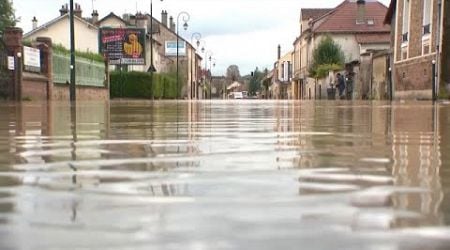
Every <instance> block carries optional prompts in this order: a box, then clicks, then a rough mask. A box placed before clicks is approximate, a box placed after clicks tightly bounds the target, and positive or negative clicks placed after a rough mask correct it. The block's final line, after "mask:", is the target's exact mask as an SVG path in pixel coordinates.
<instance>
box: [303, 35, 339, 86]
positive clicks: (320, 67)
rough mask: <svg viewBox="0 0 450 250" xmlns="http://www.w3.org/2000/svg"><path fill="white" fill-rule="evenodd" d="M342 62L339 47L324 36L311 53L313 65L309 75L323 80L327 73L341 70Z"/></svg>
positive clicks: (328, 37)
mask: <svg viewBox="0 0 450 250" xmlns="http://www.w3.org/2000/svg"><path fill="white" fill-rule="evenodd" d="M344 62H345V56H344V52H343V51H342V49H341V46H339V44H337V43H336V42H335V41H334V40H333V39H332V38H331V37H330V36H326V37H325V38H323V39H322V40H321V41H320V43H319V45H318V46H317V48H316V49H315V50H314V51H313V63H312V66H311V67H310V69H309V74H310V76H312V77H315V78H323V77H325V76H327V74H328V72H329V71H334V70H340V69H342V68H343V66H344Z"/></svg>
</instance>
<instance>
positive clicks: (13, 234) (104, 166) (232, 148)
mask: <svg viewBox="0 0 450 250" xmlns="http://www.w3.org/2000/svg"><path fill="white" fill-rule="evenodd" d="M449 145H450V105H448V104H445V103H441V104H436V105H434V106H433V105H432V104H431V103H428V102H410V103H394V104H392V105H391V104H390V103H384V102H312V101H311V102H307V101H306V102H289V101H247V100H242V101H212V102H211V101H204V102H187V101H179V102H175V101H173V102H171V101H161V102H150V101H148V102H146V101H130V102H126V101H121V102H119V101H115V102H111V103H91V102H87V103H78V105H77V107H76V108H71V107H70V106H68V105H67V104H65V103H50V104H47V103H21V104H11V103H0V249H2V250H3V249H8V250H9V249H11V250H16V249H55V250H60V249H73V250H79V249H102V250H103V249H105V250H106V249H108V250H109V249H113V250H115V249H117V250H119V249H120V250H122V249H195V250H196V249H300V248H301V249H448V248H450V227H449V225H450V171H449V168H450V154H449V152H450V146H449Z"/></svg>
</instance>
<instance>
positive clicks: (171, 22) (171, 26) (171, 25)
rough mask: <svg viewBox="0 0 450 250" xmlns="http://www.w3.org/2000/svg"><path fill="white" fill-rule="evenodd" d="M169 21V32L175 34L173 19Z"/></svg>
mask: <svg viewBox="0 0 450 250" xmlns="http://www.w3.org/2000/svg"><path fill="white" fill-rule="evenodd" d="M169 20H170V30H172V31H173V32H175V23H174V22H173V17H170V18H169Z"/></svg>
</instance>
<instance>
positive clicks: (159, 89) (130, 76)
mask: <svg viewBox="0 0 450 250" xmlns="http://www.w3.org/2000/svg"><path fill="white" fill-rule="evenodd" d="M152 82H153V83H154V84H152ZM179 87H181V85H180V86H179ZM110 93H111V98H138V99H151V98H152V97H154V98H157V99H175V98H176V96H177V82H176V75H173V74H161V73H153V81H152V78H151V74H150V73H145V72H120V71H114V72H111V78H110Z"/></svg>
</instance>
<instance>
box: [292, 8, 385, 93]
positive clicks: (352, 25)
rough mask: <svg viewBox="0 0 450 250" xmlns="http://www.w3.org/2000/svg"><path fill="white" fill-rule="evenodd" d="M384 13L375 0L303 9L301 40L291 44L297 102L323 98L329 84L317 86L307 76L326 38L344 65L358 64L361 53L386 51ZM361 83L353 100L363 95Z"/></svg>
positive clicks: (315, 80) (293, 89)
mask: <svg viewBox="0 0 450 250" xmlns="http://www.w3.org/2000/svg"><path fill="white" fill-rule="evenodd" d="M387 10H388V9H387V7H386V6H384V5H383V4H382V3H380V2H378V1H375V0H365V1H364V0H345V1H344V2H342V3H341V4H340V5H338V6H337V7H336V8H334V9H302V11H301V17H300V36H299V37H298V38H297V39H296V40H295V41H294V75H293V81H292V91H293V93H294V96H296V97H298V98H299V99H306V98H313V96H314V97H315V98H317V97H321V96H323V97H325V96H326V89H327V88H328V87H329V83H330V80H322V81H320V82H318V81H317V79H313V78H310V77H309V72H308V71H309V69H310V67H311V65H312V63H313V61H312V55H313V51H314V49H315V48H316V47H317V45H318V44H319V43H320V41H321V40H322V39H323V38H324V37H326V36H330V37H331V38H332V39H333V40H334V41H335V42H336V43H337V44H338V45H340V47H341V49H342V50H343V52H344V55H345V63H350V62H355V61H357V62H359V61H360V59H361V55H362V54H364V53H371V52H375V51H381V50H386V49H389V45H390V43H389V39H390V35H389V34H390V27H389V26H388V25H385V24H384V18H385V15H386V13H387ZM331 80H332V79H331ZM361 82H364V80H361ZM361 82H360V83H356V85H355V92H354V93H353V98H360V97H361V96H362V95H363V93H361V87H360V86H358V85H360V84H361ZM316 92H319V93H316Z"/></svg>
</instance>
